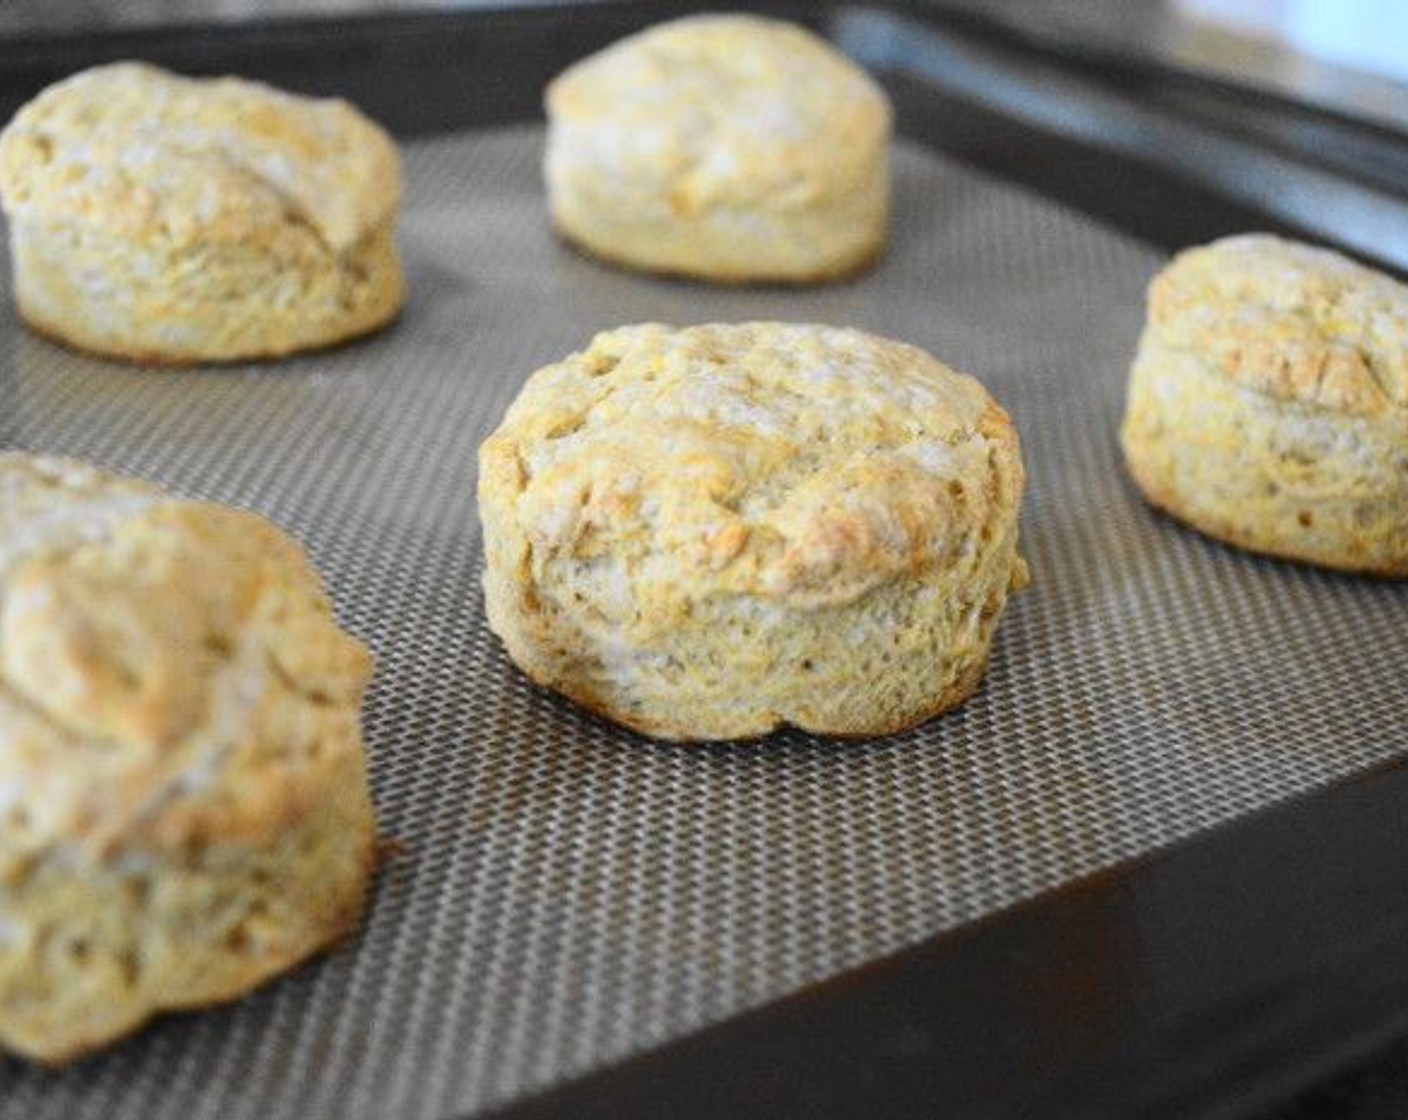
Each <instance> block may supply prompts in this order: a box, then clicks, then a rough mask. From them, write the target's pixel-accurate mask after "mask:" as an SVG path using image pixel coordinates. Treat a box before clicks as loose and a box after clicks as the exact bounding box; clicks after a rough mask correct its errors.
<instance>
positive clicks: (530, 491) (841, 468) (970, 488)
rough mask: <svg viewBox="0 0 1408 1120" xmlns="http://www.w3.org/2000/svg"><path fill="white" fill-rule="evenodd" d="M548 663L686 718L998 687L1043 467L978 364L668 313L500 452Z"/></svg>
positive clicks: (557, 385)
mask: <svg viewBox="0 0 1408 1120" xmlns="http://www.w3.org/2000/svg"><path fill="white" fill-rule="evenodd" d="M479 461H480V474H479V509H480V517H481V520H482V523H483V528H484V544H485V572H484V589H485V597H486V601H487V609H488V616H489V621H490V624H491V626H492V627H493V629H494V631H495V632H496V633H497V634H498V635H499V637H500V638H502V639H503V642H504V644H505V646H506V648H507V650H508V652H509V654H510V656H511V657H512V658H513V660H514V661H515V662H517V664H518V665H519V666H520V667H522V668H523V670H524V671H525V672H526V673H527V674H528V675H529V676H530V677H532V678H533V679H534V680H536V681H538V682H539V683H541V684H544V685H547V686H548V687H550V688H553V689H556V690H557V691H559V692H562V693H564V694H565V695H567V696H569V697H571V698H572V699H573V700H576V701H577V702H578V703H580V704H582V705H583V706H585V707H587V708H589V709H592V710H594V711H597V712H599V713H601V714H604V715H606V716H608V717H609V718H611V719H613V720H615V721H617V722H619V723H622V724H625V725H626V726H628V727H631V728H634V729H636V730H638V731H641V732H644V733H646V734H649V735H653V736H657V737H661V738H669V739H737V738H747V737H753V736H759V735H764V734H766V733H768V732H770V731H772V730H773V729H775V728H777V727H780V726H782V725H793V726H797V727H801V728H804V729H806V730H809V731H814V732H819V733H827V734H836V735H857V736H863V735H878V734H885V733H889V732H893V731H898V730H901V729H903V728H906V727H909V726H911V725H913V724H917V723H919V722H921V721H923V720H925V719H927V718H929V717H930V716H933V715H936V714H938V713H939V712H942V711H944V710H946V709H948V708H951V707H953V706H954V705H956V704H958V703H961V702H962V701H963V700H964V699H965V698H966V697H967V696H968V695H969V693H971V692H972V691H973V689H974V688H975V687H976V686H977V684H978V681H979V679H980V677H981V675H982V672H983V668H984V665H985V664H986V661H987V657H988V650H989V647H990V644H991V641H992V637H993V631H994V628H995V626H996V624H997V620H998V616H999V615H1000V613H1001V611H1002V609H1003V605H1004V603H1005V602H1006V599H1007V595H1008V592H1009V590H1011V589H1013V588H1014V587H1018V586H1021V584H1022V583H1023V582H1024V581H1025V568H1024V566H1023V564H1022V561H1021V559H1020V558H1019V557H1018V555H1017V510H1018V503H1019V500H1020V496H1021V490H1022V485H1023V471H1022V464H1021V459H1020V454H1019V450H1018V443H1017V436H1016V432H1015V430H1014V429H1013V427H1012V424H1011V422H1010V421H1009V419H1008V417H1007V415H1006V414H1005V413H1004V412H1003V411H1002V409H1001V408H999V407H998V406H997V405H996V404H995V403H994V402H993V400H992V398H991V397H989V396H988V394H987V392H986V391H985V390H984V389H983V387H982V386H981V385H979V383H978V382H977V381H975V380H973V379H972V378H971V377H967V376H965V375H963V374H959V373H955V372H954V371H952V370H950V369H949V368H947V367H946V366H944V365H942V364H941V363H940V362H938V361H936V360H935V359H933V358H932V357H930V356H929V355H928V354H926V353H924V352H923V351H921V350H918V349H916V348H914V347H911V346H906V345H902V344H900V343H896V342H890V341H887V340H885V339H881V338H877V337H875V336H873V335H868V334H865V333H863V332H860V331H856V330H847V329H838V328H832V327H822V326H809V325H801V324H785V323H746V324H732V325H706V326H698V327H690V328H686V329H682V330H677V329H673V328H670V327H666V326H661V325H658V324H647V325H641V326H633V327H624V328H621V329H619V330H614V331H608V332H605V333H603V334H600V335H598V336H597V337H596V338H595V339H593V340H592V342H591V345H590V346H589V347H588V348H587V349H586V350H585V351H584V352H582V353H578V354H574V355H572V356H571V357H568V358H567V359H565V360H564V361H561V362H558V363H556V364H554V365H550V366H547V367H546V368H544V369H541V370H539V371H538V372H537V373H535V374H534V375H533V376H532V377H531V378H530V379H529V380H528V382H527V384H526V385H525V386H524V388H523V391H522V393H521V394H520V395H519V397H518V399H517V400H516V401H515V402H514V404H513V405H512V406H511V407H510V409H509V410H508V413H507V415H506V417H505V419H504V421H503V424H502V425H501V426H500V428H499V429H498V430H497V431H496V432H495V433H494V434H493V435H492V436H491V437H490V438H489V439H488V440H486V441H485V443H484V444H483V445H482V447H481V449H480V459H479Z"/></svg>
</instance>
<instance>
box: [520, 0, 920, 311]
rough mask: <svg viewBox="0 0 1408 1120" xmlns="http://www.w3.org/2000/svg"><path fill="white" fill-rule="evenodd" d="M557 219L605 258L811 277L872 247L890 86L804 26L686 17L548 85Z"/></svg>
mask: <svg viewBox="0 0 1408 1120" xmlns="http://www.w3.org/2000/svg"><path fill="white" fill-rule="evenodd" d="M546 109H547V115H548V140H547V152H546V157H545V160H544V174H545V177H546V180H547V191H548V206H549V210H550V212H551V215H552V221H553V224H554V226H555V227H556V228H557V230H558V231H559V233H560V234H561V235H562V236H563V237H565V238H566V239H567V240H568V241H570V242H572V243H574V244H575V245H577V246H578V247H579V248H581V249H583V250H585V251H586V252H588V253H590V254H592V255H593V256H596V257H599V258H601V259H603V260H606V261H610V262H613V263H615V264H619V265H624V266H627V267H630V268H636V269H643V270H645V271H649V272H663V273H669V274H675V275H680V276H689V277H695V278H699V279H703V280H711V281H716V282H722V283H747V282H784V283H814V282H820V281H825V280H830V279H834V278H838V277H842V276H847V275H850V274H852V273H855V272H857V271H859V270H861V269H863V268H865V267H866V266H868V265H869V264H871V263H872V262H873V261H875V260H876V258H877V257H878V256H879V254H880V253H881V251H882V249H883V247H884V242H885V226H886V216H887V211H888V207H889V190H890V169H889V139H890V130H891V116H892V114H891V110H890V104H889V100H888V99H887V98H886V96H885V94H884V93H883V92H882V91H881V89H880V88H879V86H877V85H876V84H875V83H874V82H873V81H872V80H871V79H870V77H869V76H867V75H866V74H865V72H864V71H862V70H861V69H859V68H858V67H856V66H855V65H853V64H852V63H851V62H849V61H848V60H847V59H846V58H845V57H843V56H842V55H840V54H839V53H837V52H836V51H834V50H832V48H831V47H829V46H828V45H827V44H826V43H825V42H823V41H822V40H821V39H819V38H817V37H816V36H815V35H813V34H811V33H810V32H808V31H806V30H804V29H803V28H800V27H796V26H793V25H791V24H787V23H781V22H778V21H776V20H769V19H760V18H757V17H753V16H691V17H687V18H684V19H679V20H674V21H672V22H669V23H664V24H661V25H659V26H657V27H653V28H651V29H649V30H647V31H644V32H642V33H640V34H637V35H633V36H630V37H629V38H626V39H623V40H621V41H620V42H618V43H616V44H614V45H613V46H611V47H609V48H608V49H606V50H604V51H602V52H600V53H598V54H595V55H593V56H591V57H590V58H587V59H584V60H583V61H581V62H579V63H577V64H576V65H574V66H572V67H571V68H569V69H568V70H567V71H565V72H564V73H563V74H562V75H560V76H559V77H558V78H557V79H556V80H555V81H554V82H552V84H551V85H550V86H549V87H548V90H547V96H546Z"/></svg>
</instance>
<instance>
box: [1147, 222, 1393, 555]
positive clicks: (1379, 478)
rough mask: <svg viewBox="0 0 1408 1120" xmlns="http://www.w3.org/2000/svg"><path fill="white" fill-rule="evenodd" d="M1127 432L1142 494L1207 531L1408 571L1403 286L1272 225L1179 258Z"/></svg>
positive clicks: (1262, 547) (1163, 294)
mask: <svg viewBox="0 0 1408 1120" xmlns="http://www.w3.org/2000/svg"><path fill="white" fill-rule="evenodd" d="M1122 442H1123V445H1124V449H1125V455H1126V460H1127V462H1128V464H1129V467H1130V471H1131V473H1132V475H1133V477H1134V479H1135V481H1136V482H1137V483H1138V485H1139V486H1140V488H1141V489H1142V490H1143V491H1144V493H1145V495H1146V496H1147V497H1148V498H1149V499H1150V501H1151V502H1153V503H1154V504H1155V505H1157V506H1160V507H1161V508H1163V509H1165V510H1167V511H1168V512H1170V513H1172V514H1173V515H1174V516H1176V517H1178V518H1180V519H1181V520H1183V521H1185V522H1187V523H1189V524H1191V525H1193V526H1195V527H1197V528H1199V529H1202V530H1203V531H1205V532H1207V533H1209V534H1210V535H1212V536H1215V537H1218V538H1220V539H1222V540H1225V541H1227V542H1229V543H1232V544H1236V545H1239V546H1241V547H1245V548H1248V549H1252V550H1254V551H1258V552H1264V553H1268V554H1272V555H1277V556H1282V557H1286V558H1289V559H1297V560H1303V561H1307V562H1310V563H1315V564H1320V565H1324V566H1327V567H1333V568H1341V569H1347V570H1352V571H1365V572H1372V573H1377V574H1380V575H1386V576H1400V577H1402V576H1408V288H1405V287H1404V286H1403V285H1401V284H1399V283H1398V282H1396V281H1394V280H1393V279H1391V278H1390V277H1388V276H1385V275H1383V274H1381V273H1378V272H1375V271H1374V270H1372V269H1369V268H1366V267H1364V266H1363V265H1360V264H1357V263H1355V262H1353V261H1351V260H1349V259H1347V258H1345V257H1343V256H1340V255H1339V254H1336V253H1333V252H1329V251H1327V250H1324V249H1316V248H1313V247H1311V246H1308V245H1301V244H1297V243H1295V242H1290V241H1285V240H1282V239H1279V238H1276V237H1272V236H1269V235H1260V234H1251V235H1243V236H1239V237H1232V238H1227V239H1224V240H1222V241H1219V242H1216V243H1214V244H1212V245H1209V246H1205V247H1202V248H1198V249H1193V250H1190V251H1188V252H1185V253H1182V254H1180V255H1179V256H1178V257H1177V258H1175V260H1174V261H1173V262H1172V263H1171V264H1170V265H1169V266H1168V267H1167V268H1166V269H1165V270H1163V271H1162V272H1161V273H1160V274H1159V275H1158V276H1156V277H1155V278H1154V280H1153V282H1152V284H1151V285H1150V289H1149V313H1148V322H1147V325H1146V327H1145V331H1144V334H1143V337H1142V338H1141V340H1140V343H1139V350H1138V353H1137V355H1136V358H1135V361H1134V366H1133V370H1132V373H1131V381H1130V390H1129V401H1128V408H1127V412H1126V416H1125V420H1124V425H1123V429H1122Z"/></svg>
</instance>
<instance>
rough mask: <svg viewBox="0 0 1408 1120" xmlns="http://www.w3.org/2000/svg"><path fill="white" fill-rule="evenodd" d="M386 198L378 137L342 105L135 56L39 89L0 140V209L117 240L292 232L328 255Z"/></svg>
mask: <svg viewBox="0 0 1408 1120" xmlns="http://www.w3.org/2000/svg"><path fill="white" fill-rule="evenodd" d="M400 190H401V185H400V169H399V163H398V158H397V155H396V150H395V147H394V146H393V144H392V142H391V139H390V138H389V137H388V136H387V134H386V133H385V132H384V131H383V130H382V129H381V128H380V127H379V126H378V125H376V124H374V123H373V122H372V121H370V120H368V119H367V118H366V117H365V116H363V115H362V114H361V113H360V112H358V111H357V110H356V109H355V108H353V107H352V106H351V105H349V104H347V103H346V102H345V101H340V100H318V99H314V98H308V97H299V96H295V95H293V94H288V93H283V92H281V91H279V90H276V89H273V88H271V87H269V86H266V85H261V84H259V83H257V82H249V81H244V80H242V79H239V78H214V79H192V78H183V77H178V76H176V75H174V74H169V73H167V72H165V71H163V70H160V69H157V68H156V67H153V66H148V65H146V64H143V63H136V62H120V63H115V64H113V65H109V66H100V67H96V68H94V69H91V70H85V71H83V72H82V73H80V74H76V75H74V76H73V77H71V78H68V79H66V80H65V81H62V82H59V83H57V84H56V85H53V86H50V87H49V88H48V89H46V90H45V91H44V92H43V93H41V94H40V95H39V96H38V97H37V98H35V99H34V100H33V101H31V102H30V103H29V104H28V105H26V106H25V107H24V108H22V109H21V110H20V111H19V113H18V114H17V115H16V116H15V118H14V120H13V121H11V122H10V124H9V126H8V127H7V128H6V129H5V131H4V133H3V135H0V201H3V203H4V206H5V209H6V210H7V211H8V212H9V213H10V214H11V215H21V216H24V217H28V218H32V219H34V220H38V221H51V222H77V223H81V224H83V225H85V226H90V227H94V228H97V229H100V230H104V231H107V232H110V233H112V234H114V235H117V236H121V237H125V238H152V239H166V240H169V241H171V242H172V243H174V244H176V245H185V244H190V243H192V242H198V241H216V242H222V243H250V244H252V245H258V244H260V243H261V242H265V241H268V240H271V239H273V238H276V237H277V236H278V235H279V233H280V231H282V230H284V229H285V228H287V227H288V226H289V225H290V224H294V225H300V226H304V227H306V228H307V229H308V230H310V231H311V232H312V233H314V234H315V235H316V237H317V238H318V239H319V240H320V241H322V242H323V243H324V244H325V245H326V246H327V247H328V248H329V249H330V250H332V251H334V252H341V251H342V250H345V249H347V248H349V247H350V246H352V245H353V244H355V243H356V242H357V241H359V240H360V239H361V238H362V237H363V236H364V235H365V234H366V233H367V232H368V231H369V230H371V229H372V228H373V227H375V226H377V225H379V224H381V223H382V222H383V221H384V220H385V219H387V218H388V217H389V216H390V215H392V214H393V212H394V210H395V208H396V206H397V203H398V201H399V196H400Z"/></svg>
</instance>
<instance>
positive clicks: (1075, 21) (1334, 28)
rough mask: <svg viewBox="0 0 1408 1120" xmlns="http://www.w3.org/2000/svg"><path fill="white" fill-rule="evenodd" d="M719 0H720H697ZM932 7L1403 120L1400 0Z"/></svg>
mask: <svg viewBox="0 0 1408 1120" xmlns="http://www.w3.org/2000/svg"><path fill="white" fill-rule="evenodd" d="M567 2H570V0H567ZM578 2H585V3H591V2H592V0H578ZM512 6H514V4H513V0H5V2H4V3H0V36H11V37H13V36H24V37H28V36H35V35H49V34H54V33H60V34H63V33H72V32H78V31H85V30H86V31H95V30H101V29H104V28H112V27H137V26H143V25H157V24H173V23H210V22H223V21H243V20H251V19H269V18H275V19H286V18H298V17H334V18H335V17H337V16H344V15H351V14H355V13H359V12H387V11H416V10H426V9H437V8H438V9H442V10H443V9H446V8H456V7H512ZM728 6H729V5H728V3H727V2H726V0H719V2H716V3H705V4H701V5H700V7H701V9H710V8H712V9H719V8H727V7H728ZM935 6H937V7H942V8H945V9H948V10H953V9H960V10H962V9H967V10H970V11H972V12H975V13H978V14H982V15H986V16H989V17H993V18H996V19H999V20H1001V21H1002V22H1004V23H1008V24H1012V25H1015V26H1019V27H1021V28H1022V29H1023V30H1024V31H1026V32H1028V33H1029V34H1033V35H1037V36H1041V37H1043V38H1050V39H1057V40H1060V41H1062V42H1064V43H1074V44H1078V45H1085V46H1087V47H1093V48H1100V49H1111V48H1113V49H1115V50H1118V51H1119V52H1120V53H1122V54H1125V55H1127V56H1130V57H1148V58H1153V59H1156V60H1158V61H1161V62H1169V63H1174V64H1177V65H1179V66H1181V67H1184V68H1187V69H1191V70H1195V71H1199V72H1204V73H1209V74H1213V75H1217V76H1221V77H1232V78H1236V79H1238V80H1240V81H1242V82H1246V83H1248V84H1252V85H1256V86H1259V87H1263V88H1266V89H1270V90H1273V91H1275V92H1281V93H1286V94H1289V95H1292V96H1295V97H1298V98H1299V99H1301V100H1305V101H1310V102H1312V103H1314V104H1317V105H1323V106H1328V107H1331V108H1340V109H1343V110H1345V111H1347V112H1351V113H1353V114H1354V115H1356V116H1359V117H1364V118H1371V119H1374V120H1376V121H1379V122H1381V123H1386V124H1391V125H1397V126H1399V127H1403V128H1408V0H1042V2H1040V3H1033V2H1031V0H939V2H938V3H936V5H935Z"/></svg>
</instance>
